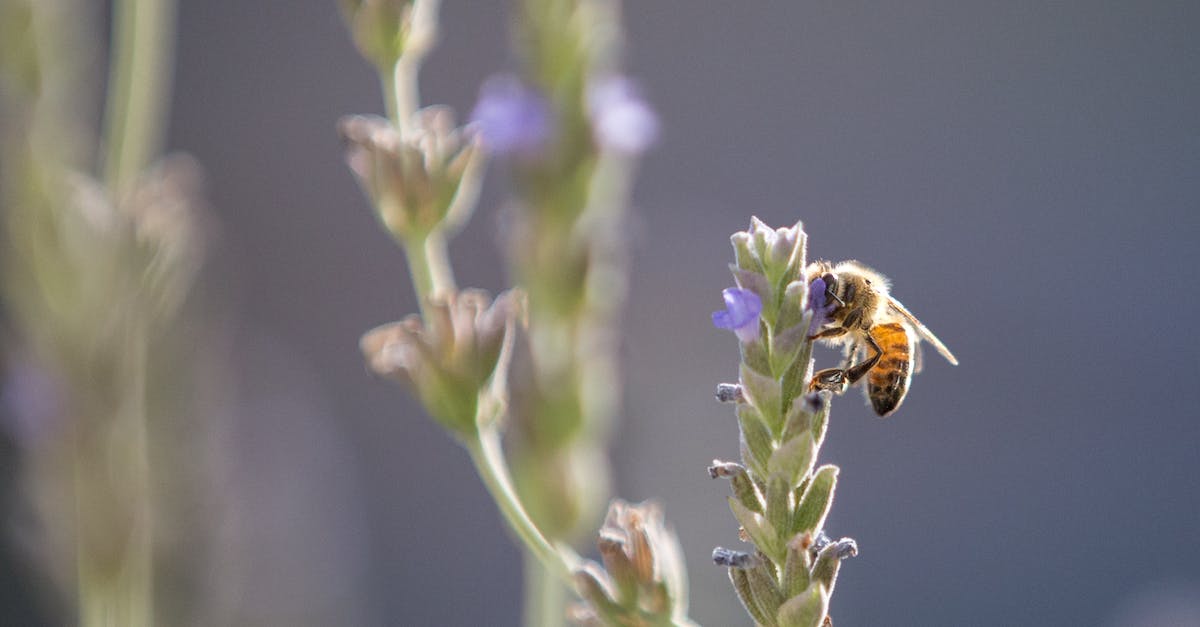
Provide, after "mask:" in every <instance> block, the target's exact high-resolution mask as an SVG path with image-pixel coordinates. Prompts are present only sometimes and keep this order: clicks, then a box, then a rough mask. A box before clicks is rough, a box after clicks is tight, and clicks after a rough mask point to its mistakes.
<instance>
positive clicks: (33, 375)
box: [0, 360, 62, 446]
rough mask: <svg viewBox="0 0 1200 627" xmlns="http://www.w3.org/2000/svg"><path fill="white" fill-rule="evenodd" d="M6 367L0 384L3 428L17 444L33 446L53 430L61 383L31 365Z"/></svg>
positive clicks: (59, 410)
mask: <svg viewBox="0 0 1200 627" xmlns="http://www.w3.org/2000/svg"><path fill="white" fill-rule="evenodd" d="M10 368H11V369H10V370H9V371H8V373H7V376H6V377H5V379H4V381H3V382H2V384H0V385H2V386H3V388H2V389H0V414H3V418H4V419H3V427H5V428H8V429H9V430H10V431H11V432H12V435H13V437H14V439H16V440H17V441H18V442H20V443H21V444H24V445H26V446H33V445H35V444H36V443H37V442H39V441H40V440H42V439H43V438H44V437H45V436H46V435H47V434H48V433H51V432H52V431H53V430H54V428H55V426H56V424H55V423H56V422H57V421H58V419H59V418H60V416H61V414H62V399H61V398H60V397H59V394H60V391H61V384H60V383H59V382H58V381H57V380H56V379H55V378H54V377H52V376H51V375H50V373H49V372H47V371H46V370H44V369H42V368H40V367H38V366H37V365H36V364H34V363H32V362H28V361H24V360H19V361H15V362H14V363H12V364H10Z"/></svg>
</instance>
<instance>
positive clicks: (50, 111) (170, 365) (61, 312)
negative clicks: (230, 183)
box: [0, 0, 203, 627]
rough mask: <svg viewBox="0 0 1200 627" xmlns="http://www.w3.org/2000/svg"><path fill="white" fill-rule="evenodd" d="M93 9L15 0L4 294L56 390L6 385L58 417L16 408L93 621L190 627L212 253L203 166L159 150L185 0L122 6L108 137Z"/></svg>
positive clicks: (9, 21) (53, 562) (29, 358)
mask: <svg viewBox="0 0 1200 627" xmlns="http://www.w3.org/2000/svg"><path fill="white" fill-rule="evenodd" d="M89 7H90V4H89V3H84V2H77V1H72V0H44V1H43V0H39V1H38V2H33V1H32V0H0V13H2V17H0V24H3V27H4V34H3V36H2V37H0V48H2V49H3V50H2V53H0V58H2V59H3V66H2V67H0V81H2V85H3V94H2V95H3V98H2V101H3V111H4V116H3V117H4V126H3V134H2V137H0V150H2V151H3V163H4V169H3V173H2V175H0V177H2V186H3V187H2V189H3V196H2V199H0V200H2V202H3V205H4V210H5V219H4V251H3V252H4V260H3V261H4V263H3V268H4V283H3V299H4V304H5V308H6V311H7V314H8V317H9V320H10V323H11V329H10V330H11V332H12V335H13V338H14V339H13V340H12V342H11V343H12V344H16V345H18V346H19V352H15V353H14V354H12V355H8V356H7V357H9V358H10V359H12V360H14V361H16V360H19V361H20V363H19V364H17V365H16V367H17V368H18V369H19V370H22V371H26V372H32V373H37V374H36V375H34V376H35V377H37V378H38V379H39V380H40V381H42V382H43V383H44V384H43V385H37V386H25V385H22V384H21V383H20V381H18V380H15V379H14V380H12V381H10V383H9V385H7V386H6V390H5V393H6V394H5V395H6V397H8V398H9V399H10V400H12V401H13V407H12V409H15V410H16V411H18V412H20V411H22V408H24V409H25V410H29V409H31V408H41V411H38V412H37V413H38V415H33V416H17V417H16V418H17V419H18V422H19V423H21V424H23V425H24V426H25V427H26V428H25V429H22V430H19V431H18V435H21V436H23V441H22V442H21V443H22V444H23V445H24V447H25V449H26V451H27V454H28V458H29V473H28V474H29V477H28V478H29V482H30V485H31V486H32V488H33V495H34V497H35V500H36V505H37V512H38V514H39V517H38V522H39V523H40V525H41V527H42V528H41V529H40V530H39V531H40V532H41V533H42V535H44V536H45V537H44V541H45V545H46V547H45V549H46V550H45V554H46V555H47V557H48V562H49V564H48V566H49V567H50V570H51V574H52V575H53V576H54V578H55V579H56V581H58V582H59V583H60V584H62V586H63V590H64V591H66V595H65V596H66V597H68V598H72V599H74V600H75V601H76V602H77V614H78V615H77V620H78V623H79V624H81V625H122V626H131V627H137V626H139V625H145V626H148V625H153V624H163V623H169V624H182V623H183V622H184V618H183V614H182V610H181V607H180V606H179V605H177V604H176V603H174V601H178V600H180V598H181V597H180V595H181V594H185V593H184V592H181V589H180V588H179V587H178V586H177V585H176V584H179V583H180V582H182V581H184V580H185V579H186V578H187V577H189V575H188V573H186V572H185V570H186V569H185V568H183V567H181V566H180V564H181V563H182V560H179V559H173V558H174V557H178V556H177V554H176V552H177V551H182V550H186V549H184V548H181V547H180V545H178V544H174V543H171V542H170V541H169V540H170V536H169V534H168V533H167V532H166V530H167V528H168V527H170V528H171V529H170V531H171V533H175V534H181V535H184V534H186V535H188V536H189V537H190V538H191V540H190V546H189V547H188V548H190V549H191V550H197V549H199V548H200V547H199V544H200V538H199V537H197V536H195V535H193V534H192V533H191V530H190V529H188V528H187V527H186V525H187V524H188V523H187V521H186V520H184V519H183V518H181V517H179V516H178V512H179V511H180V507H179V505H180V502H181V501H184V500H187V499H188V496H189V495H190V492H189V491H190V490H192V489H193V488H194V487H195V485H194V484H192V483H191V482H192V481H193V480H194V479H195V477H194V476H192V475H191V474H190V473H191V472H192V471H194V468H191V467H189V465H188V461H189V458H188V454H189V453H193V452H194V451H193V450H192V449H190V448H189V447H190V446H195V444H194V443H188V442H189V440H190V438H189V437H187V436H189V435H190V434H191V427H190V426H187V424H186V423H187V421H186V416H187V414H188V412H189V411H191V407H190V404H191V402H192V401H193V400H194V399H190V398H189V397H188V395H187V394H185V393H184V392H186V391H187V390H188V388H189V385H190V382H189V374H190V373H192V372H193V371H194V365H193V364H194V362H195V361H196V360H197V357H198V355H196V354H195V351H194V349H193V348H191V347H189V346H186V345H185V343H186V339H184V338H187V337H188V336H189V335H188V330H189V328H191V325H190V324H189V323H188V319H189V313H188V311H189V306H188V301H189V293H190V291H191V289H192V286H193V283H194V280H195V277H196V273H197V270H198V268H199V265H200V262H201V258H202V254H203V250H202V246H201V245H200V243H199V242H200V241H201V239H200V232H201V229H200V226H199V222H198V213H197V212H198V211H199V210H200V208H201V207H200V206H201V204H202V203H201V201H200V198H199V171H198V167H197V166H196V164H195V163H194V162H193V161H192V160H190V159H188V158H186V157H182V156H171V157H165V158H160V159H157V160H155V159H156V157H155V156H156V155H158V153H159V151H160V149H161V136H162V125H163V112H162V107H163V103H164V101H165V98H164V94H165V91H166V90H167V84H168V79H169V66H170V62H171V36H172V35H171V32H172V28H171V26H172V22H173V20H174V4H173V3H172V2H169V1H167V0H118V1H117V2H115V3H114V4H113V11H114V14H113V36H112V43H111V53H112V54H111V61H110V66H109V78H108V83H107V105H106V108H105V128H104V133H103V136H101V137H99V138H97V136H96V133H95V131H94V130H93V129H92V128H91V125H90V123H89V121H90V120H91V119H92V118H93V117H94V114H93V113H92V112H90V111H88V106H87V105H88V104H89V103H90V102H91V99H90V97H89V88H90V87H92V86H93V85H91V83H90V81H88V80H87V78H86V77H87V76H88V75H89V74H91V73H92V68H90V67H89V65H88V64H89V63H90V60H91V59H92V58H93V56H94V52H95V50H94V48H95V35H94V34H93V33H91V32H90V31H89V28H91V27H93V26H94V25H95V24H97V23H99V22H98V20H95V19H92V18H95V17H97V16H95V15H94V11H93V10H92V9H89ZM97 144H98V145H100V146H102V147H103V149H104V156H103V159H102V160H101V163H100V166H99V167H96V166H94V165H92V163H91V162H92V161H93V159H91V158H90V154H89V153H91V151H92V150H93V148H94V146H95V145H97ZM96 173H98V174H96ZM31 395H40V396H43V397H48V398H42V399H40V400H39V399H33V398H29V396H31ZM21 397H25V398H21ZM34 422H37V423H39V424H32V423H34ZM192 506H193V507H194V503H193V504H192ZM192 517H193V518H195V517H194V515H193V516H192ZM164 523H165V524H164ZM185 530H186V531H185ZM192 557H194V556H192ZM72 589H73V590H74V592H71V590H72ZM156 600H157V601H158V603H157V604H156ZM164 600H170V601H172V602H170V603H168V602H164ZM156 605H157V606H156Z"/></svg>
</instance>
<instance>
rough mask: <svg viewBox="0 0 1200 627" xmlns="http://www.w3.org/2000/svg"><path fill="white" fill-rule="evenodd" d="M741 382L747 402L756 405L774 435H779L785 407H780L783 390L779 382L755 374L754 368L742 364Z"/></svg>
mask: <svg viewBox="0 0 1200 627" xmlns="http://www.w3.org/2000/svg"><path fill="white" fill-rule="evenodd" d="M738 374H739V375H740V377H739V382H740V383H741V384H742V393H743V394H745V396H746V402H747V403H750V404H751V405H754V407H755V409H757V410H758V411H759V415H761V416H762V418H763V420H764V421H765V422H766V423H767V426H768V427H770V428H771V431H772V433H777V432H778V431H779V430H780V429H779V426H780V425H782V424H783V407H782V406H781V405H780V393H781V388H780V387H779V382H778V381H776V380H775V379H772V378H770V377H767V376H764V375H763V374H761V373H758V372H755V370H754V369H753V368H750V367H748V366H747V365H746V364H742V365H741V367H740V368H739V371H738Z"/></svg>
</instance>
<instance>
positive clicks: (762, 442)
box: [709, 218, 858, 627]
mask: <svg viewBox="0 0 1200 627" xmlns="http://www.w3.org/2000/svg"><path fill="white" fill-rule="evenodd" d="M731 239H732V242H733V249H734V253H735V259H736V263H734V264H731V265H730V269H731V270H732V271H733V276H734V279H735V280H736V281H737V284H738V287H737V288H731V289H727V290H725V293H724V296H725V309H724V310H722V311H718V312H716V313H714V314H713V323H714V324H715V325H716V326H717V327H720V328H724V329H729V330H731V331H733V332H734V333H736V334H737V337H738V341H739V345H740V347H741V356H742V359H741V368H740V375H741V376H740V377H739V382H738V383H737V384H729V383H725V384H721V385H720V386H718V388H717V398H718V399H720V400H722V401H724V402H732V403H736V404H737V416H738V424H739V426H740V431H741V451H742V463H740V464H737V463H732V462H722V461H720V460H714V461H713V465H712V466H711V467H710V468H709V474H710V475H711V476H712V477H713V478H714V479H715V478H718V477H724V478H727V479H729V480H730V483H731V484H732V488H733V496H732V497H730V499H729V506H730V508H731V509H732V510H733V514H734V516H735V517H736V518H737V520H738V522H739V523H740V524H741V529H740V534H739V535H741V536H742V539H743V540H747V541H749V542H752V543H753V544H754V551H752V552H742V551H734V550H730V549H725V548H720V547H718V548H717V549H714V550H713V561H714V562H716V563H717V564H718V565H721V566H726V567H728V568H729V578H730V581H732V582H733V587H734V589H735V590H736V591H737V594H738V597H739V598H740V599H741V601H742V604H743V605H744V606H745V608H746V611H747V612H748V613H749V614H750V616H751V617H753V619H754V621H755V623H757V624H759V625H766V626H776V625H777V626H779V627H818V626H820V625H822V624H828V623H829V622H830V621H829V618H828V608H829V596H830V595H831V594H832V593H833V587H834V583H835V582H836V580H837V573H838V569H839V567H840V565H841V561H842V560H843V559H845V558H847V557H850V556H853V555H855V554H857V552H858V547H857V545H856V544H855V542H854V540H851V539H849V538H842V539H841V540H837V541H830V540H829V539H828V538H826V536H825V534H824V531H823V529H824V525H825V517H826V515H827V514H828V513H829V508H830V506H831V505H832V503H833V492H834V487H835V486H836V484H837V473H838V468H837V466H831V465H824V466H820V467H818V468H814V466H815V462H816V459H817V454H818V451H819V450H820V447H821V443H822V442H823V441H824V439H825V431H826V427H827V426H828V421H829V401H830V393H829V392H827V391H821V392H816V393H808V394H806V391H807V388H808V382H809V380H810V378H811V377H812V359H811V356H812V339H811V337H810V334H811V332H812V329H814V328H817V327H819V326H820V322H821V320H822V319H823V316H824V315H825V314H826V313H827V311H828V309H827V305H826V302H825V293H824V289H825V286H824V285H823V284H822V283H821V281H820V279H817V280H816V281H814V282H813V283H812V285H809V284H808V283H807V281H806V278H805V252H806V239H807V238H806V236H805V234H804V231H803V230H802V229H801V225H800V224H799V223H797V224H796V225H795V226H793V227H790V228H780V229H772V228H770V227H768V226H767V225H765V224H763V223H762V222H760V221H759V220H758V219H757V218H755V219H753V220H752V221H751V224H750V229H749V230H747V231H741V232H738V233H735V234H734V235H733V237H732V238H731Z"/></svg>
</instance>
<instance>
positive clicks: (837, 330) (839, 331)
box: [808, 327, 849, 340]
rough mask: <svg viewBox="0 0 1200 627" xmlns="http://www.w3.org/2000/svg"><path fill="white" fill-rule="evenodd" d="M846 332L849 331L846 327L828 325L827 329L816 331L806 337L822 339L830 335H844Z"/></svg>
mask: <svg viewBox="0 0 1200 627" xmlns="http://www.w3.org/2000/svg"><path fill="white" fill-rule="evenodd" d="M846 333H849V329H847V328H846V327H830V328H828V329H823V330H821V331H820V332H818V333H817V334H815V335H810V336H808V339H810V340H823V339H826V338H831V337H839V336H842V335H845V334H846Z"/></svg>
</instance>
